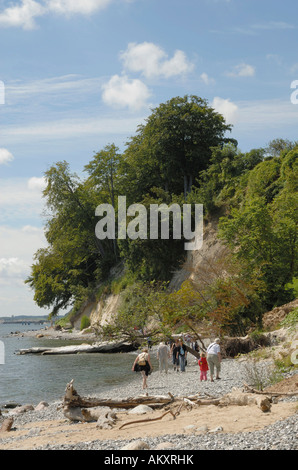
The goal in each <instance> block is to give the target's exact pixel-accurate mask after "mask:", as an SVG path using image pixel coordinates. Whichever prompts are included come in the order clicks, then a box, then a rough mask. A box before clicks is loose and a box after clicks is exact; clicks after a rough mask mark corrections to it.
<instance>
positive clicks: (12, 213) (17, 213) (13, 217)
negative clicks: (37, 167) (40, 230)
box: [0, 178, 44, 224]
mask: <svg viewBox="0 0 298 470" xmlns="http://www.w3.org/2000/svg"><path fill="white" fill-rule="evenodd" d="M37 183H40V181H38V179H36V180H34V179H29V180H28V179H27V178H8V179H4V178H3V179H0V223H2V224H7V223H13V224H15V223H17V224H19V223H20V221H21V223H22V222H24V221H26V224H28V223H31V224H32V222H33V221H34V223H36V222H38V223H40V218H41V214H42V212H43V209H44V200H43V198H42V192H41V190H39V191H37V190H36V188H37ZM30 186H31V188H30ZM33 188H35V190H32V189H33Z"/></svg>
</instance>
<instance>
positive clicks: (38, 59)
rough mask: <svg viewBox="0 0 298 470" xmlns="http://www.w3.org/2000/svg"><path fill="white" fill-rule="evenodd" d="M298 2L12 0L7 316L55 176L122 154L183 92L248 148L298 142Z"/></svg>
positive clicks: (28, 295) (6, 100) (19, 310)
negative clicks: (107, 149) (295, 98)
mask: <svg viewBox="0 0 298 470" xmlns="http://www.w3.org/2000/svg"><path fill="white" fill-rule="evenodd" d="M296 11H297V6H296V2H294V0H285V1H284V2H279V1H275V0H274V1H272V0H271V1H269V0H261V1H260V0H258V1H256V0H183V1H182V0H158V1H157V0H77V1H73V0H10V1H6V0H0V119H1V121H0V305H1V307H0V316H2V315H13V314H14V315H17V314H38V313H40V314H44V313H47V311H42V310H40V309H38V308H37V307H36V306H35V305H34V303H33V300H32V298H33V294H32V292H30V291H28V288H27V287H25V286H24V285H23V279H24V278H25V277H26V276H27V275H28V273H29V272H30V264H32V259H33V258H32V257H33V254H34V252H35V251H36V250H37V249H38V248H39V247H41V246H43V245H44V243H45V242H44V238H43V230H42V227H43V223H44V219H43V218H42V216H41V214H42V209H43V201H42V198H41V190H42V187H43V184H44V181H43V174H44V172H45V171H46V170H47V169H48V168H49V167H50V166H51V165H52V164H53V163H55V162H57V161H60V160H66V161H68V162H69V163H70V166H71V169H72V170H73V171H76V172H78V173H80V172H81V170H82V169H83V167H84V165H85V164H86V163H88V161H90V159H91V158H92V156H93V154H94V152H97V151H99V150H100V149H102V148H103V147H104V146H105V145H107V144H109V143H112V142H114V143H115V144H116V145H118V146H119V147H120V149H121V150H122V149H123V148H124V145H125V142H126V141H127V139H128V138H129V137H130V136H132V135H134V133H135V131H136V128H137V126H138V124H140V123H142V122H143V121H144V119H145V118H146V117H147V116H148V115H149V114H150V112H151V109H152V108H153V107H155V106H158V105H159V104H160V103H161V102H165V101H167V100H168V99H170V98H172V97H174V96H184V95H185V94H194V95H198V96H201V97H202V98H205V99H207V100H208V101H209V104H210V105H212V106H213V107H214V108H215V109H216V110H217V111H219V112H221V113H222V114H223V115H224V116H225V117H226V120H227V122H228V123H231V124H233V126H234V127H233V132H232V136H233V137H234V138H236V139H237V140H238V142H239V148H240V149H241V150H243V151H247V150H250V149H252V148H258V147H264V146H266V145H267V144H268V142H269V141H270V140H272V139H274V138H277V137H282V138H288V139H290V140H297V124H298V106H295V105H294V104H293V103H292V102H291V93H292V92H293V90H291V83H292V81H294V80H296V79H298V57H297V53H296V52H295V45H296V44H297V39H298V34H297V20H296V16H297V15H296Z"/></svg>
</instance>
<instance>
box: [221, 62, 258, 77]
mask: <svg viewBox="0 0 298 470" xmlns="http://www.w3.org/2000/svg"><path fill="white" fill-rule="evenodd" d="M255 73H256V69H255V67H253V66H252V65H249V64H245V63H242V64H239V65H236V66H235V67H234V69H233V71H232V72H227V73H226V75H227V76H229V77H253V76H254V75H255Z"/></svg>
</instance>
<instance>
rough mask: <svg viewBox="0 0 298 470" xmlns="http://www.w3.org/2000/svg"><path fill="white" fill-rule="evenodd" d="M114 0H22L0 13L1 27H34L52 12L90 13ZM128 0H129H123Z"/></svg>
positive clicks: (67, 14) (66, 14)
mask: <svg viewBox="0 0 298 470" xmlns="http://www.w3.org/2000/svg"><path fill="white" fill-rule="evenodd" d="M113 1H114V0H43V1H41V2H37V1H35V0H20V2H19V3H16V4H14V5H12V6H10V7H8V8H6V9H4V10H3V11H2V12H1V13H0V27H1V26H2V27H21V28H24V29H27V30H29V29H34V28H35V27H36V23H35V19H36V18H38V17H41V16H44V15H48V14H51V13H54V14H61V15H65V16H69V15H72V14H82V15H89V14H92V13H96V12H97V11H100V10H102V9H104V8H106V7H107V6H108V5H109V4H110V3H112V2H113ZM123 1H127V0H123Z"/></svg>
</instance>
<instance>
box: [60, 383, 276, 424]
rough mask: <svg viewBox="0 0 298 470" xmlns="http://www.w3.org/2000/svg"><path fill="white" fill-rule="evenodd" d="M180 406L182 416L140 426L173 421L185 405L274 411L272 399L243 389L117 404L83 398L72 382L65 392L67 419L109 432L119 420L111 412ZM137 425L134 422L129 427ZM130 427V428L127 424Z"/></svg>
mask: <svg viewBox="0 0 298 470" xmlns="http://www.w3.org/2000/svg"><path fill="white" fill-rule="evenodd" d="M177 404H178V405H179V404H180V407H179V411H178V413H176V414H174V413H173V411H172V410H170V409H167V412H166V413H163V414H162V415H161V416H160V417H159V418H152V419H151V418H147V419H145V420H143V419H142V420H139V421H138V422H148V421H153V420H154V421H155V420H159V419H162V418H163V417H164V416H166V414H168V413H170V414H172V416H173V418H174V419H175V417H176V416H177V414H179V412H180V410H181V407H182V406H183V405H185V406H187V407H188V408H190V409H191V408H192V407H198V406H204V405H215V406H229V405H237V406H246V405H257V406H258V407H259V408H260V409H261V410H262V412H268V411H270V410H271V404H272V399H271V397H270V395H267V394H266V395H263V394H262V395H257V394H255V393H247V392H243V391H242V390H240V389H236V390H233V391H232V392H231V393H228V394H226V395H224V396H223V397H220V398H216V397H210V398H202V397H201V396H200V395H191V396H189V397H174V396H173V395H172V394H171V393H169V394H168V396H149V395H145V396H139V397H133V398H131V397H130V398H123V399H119V400H113V399H108V398H96V397H81V396H80V395H79V394H78V393H77V392H76V390H75V389H74V387H73V380H71V382H69V383H68V384H67V386H66V389H65V395H64V399H63V403H62V407H63V412H64V415H65V416H66V417H67V418H68V419H70V420H71V421H87V422H88V421H95V420H99V419H100V420H101V423H100V424H99V427H103V428H105V426H106V425H107V428H109V427H110V426H111V425H112V424H114V422H115V421H114V420H115V419H116V416H115V413H114V414H113V415H111V408H116V409H131V408H135V407H136V406H138V405H147V406H150V407H151V408H152V409H160V408H163V407H166V406H169V405H174V406H175V405H177ZM128 424H133V423H132V422H130V423H127V425H128ZM125 425H126V424H125Z"/></svg>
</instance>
